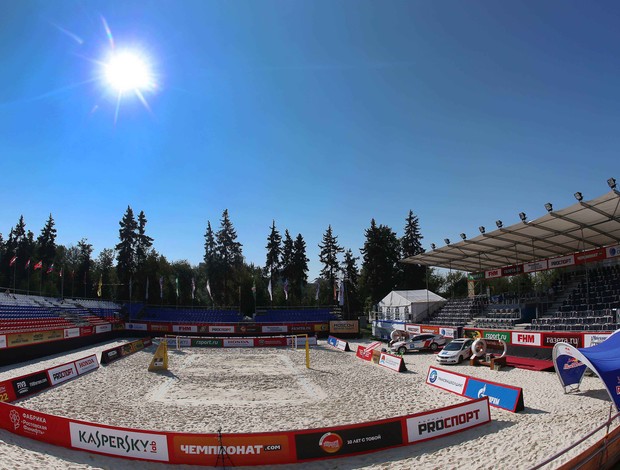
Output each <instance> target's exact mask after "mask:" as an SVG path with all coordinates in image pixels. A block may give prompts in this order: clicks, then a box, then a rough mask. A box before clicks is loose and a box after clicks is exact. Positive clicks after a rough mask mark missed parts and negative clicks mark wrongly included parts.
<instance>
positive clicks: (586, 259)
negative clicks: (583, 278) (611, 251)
mask: <svg viewBox="0 0 620 470" xmlns="http://www.w3.org/2000/svg"><path fill="white" fill-rule="evenodd" d="M574 256H575V264H584V263H592V262H594V261H601V260H604V259H605V249H604V248H597V249H595V250H589V251H583V252H581V253H575V255H574Z"/></svg>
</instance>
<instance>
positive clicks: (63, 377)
mask: <svg viewBox="0 0 620 470" xmlns="http://www.w3.org/2000/svg"><path fill="white" fill-rule="evenodd" d="M47 375H48V377H49V380H50V383H51V386H52V387H53V386H54V385H58V384H61V383H63V382H66V381H67V380H71V379H75V378H76V377H77V376H78V372H77V369H76V368H75V364H74V363H73V362H71V363H69V364H64V365H62V366H58V367H54V368H52V369H48V370H47Z"/></svg>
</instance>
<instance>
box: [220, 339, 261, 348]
mask: <svg viewBox="0 0 620 470" xmlns="http://www.w3.org/2000/svg"><path fill="white" fill-rule="evenodd" d="M224 347H225V348H253V347H254V340H253V339H252V338H239V339H233V338H226V339H224Z"/></svg>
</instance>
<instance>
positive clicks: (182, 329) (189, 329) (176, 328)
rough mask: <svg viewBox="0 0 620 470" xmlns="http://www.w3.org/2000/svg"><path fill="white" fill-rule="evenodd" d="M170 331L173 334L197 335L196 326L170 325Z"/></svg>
mask: <svg viewBox="0 0 620 470" xmlns="http://www.w3.org/2000/svg"><path fill="white" fill-rule="evenodd" d="M172 331H173V332H174V333H198V326H196V325H172Z"/></svg>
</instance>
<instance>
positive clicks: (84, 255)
mask: <svg viewBox="0 0 620 470" xmlns="http://www.w3.org/2000/svg"><path fill="white" fill-rule="evenodd" d="M77 248H78V251H79V255H78V268H77V271H76V273H75V279H76V281H78V282H79V283H81V284H82V287H83V289H84V294H83V295H84V297H94V295H93V294H95V293H96V292H97V290H96V289H95V290H93V288H92V284H91V281H92V280H93V279H92V277H91V272H90V270H91V264H92V261H91V258H90V257H91V255H92V254H93V246H92V245H91V244H90V243H88V241H87V240H86V239H85V238H82V239H81V240H80V241H79V242H78V244H77ZM110 252H112V250H110ZM112 258H114V255H112Z"/></svg>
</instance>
